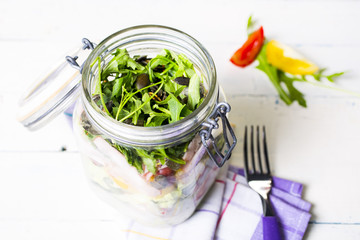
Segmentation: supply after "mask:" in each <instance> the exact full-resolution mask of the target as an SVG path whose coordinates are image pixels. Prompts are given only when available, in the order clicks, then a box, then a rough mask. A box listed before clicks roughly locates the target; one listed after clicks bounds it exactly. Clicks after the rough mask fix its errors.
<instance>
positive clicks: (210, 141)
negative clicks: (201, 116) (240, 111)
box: [199, 102, 237, 167]
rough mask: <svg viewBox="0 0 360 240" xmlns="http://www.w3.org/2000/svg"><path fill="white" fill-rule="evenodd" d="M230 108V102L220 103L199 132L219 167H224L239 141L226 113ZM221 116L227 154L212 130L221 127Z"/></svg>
mask: <svg viewBox="0 0 360 240" xmlns="http://www.w3.org/2000/svg"><path fill="white" fill-rule="evenodd" d="M230 110H231V107H230V105H229V104H228V103H225V102H221V103H218V104H217V105H216V107H215V109H214V110H213V112H212V113H211V115H210V116H209V118H208V119H207V121H206V122H204V123H203V124H202V126H203V127H205V128H204V129H202V130H201V131H200V133H199V134H200V136H201V141H202V143H203V145H204V146H205V148H206V151H207V152H208V154H209V156H210V158H211V159H212V160H213V161H214V162H215V164H216V165H217V166H218V167H222V166H223V165H224V164H225V162H226V161H227V160H228V159H229V158H230V156H231V152H232V150H233V149H234V147H235V145H236V142H237V139H236V136H235V133H234V130H233V129H232V127H231V125H230V122H229V120H228V119H227V117H226V114H227V113H228V112H230ZM219 118H221V122H222V127H223V135H224V140H225V145H226V148H227V149H225V151H224V153H225V155H224V154H223V153H222V151H220V150H219V148H218V146H217V144H216V142H215V138H214V136H213V135H212V131H213V130H214V129H218V128H219V124H218V121H219ZM228 131H229V133H230V135H231V137H232V144H231V145H230V141H229V137H228Z"/></svg>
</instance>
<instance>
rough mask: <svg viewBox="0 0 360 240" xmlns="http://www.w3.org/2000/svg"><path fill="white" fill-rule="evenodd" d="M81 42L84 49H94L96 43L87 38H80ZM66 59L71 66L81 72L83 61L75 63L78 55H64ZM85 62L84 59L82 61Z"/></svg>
mask: <svg viewBox="0 0 360 240" xmlns="http://www.w3.org/2000/svg"><path fill="white" fill-rule="evenodd" d="M82 43H83V47H82V49H83V50H85V49H89V50H91V51H92V50H94V48H95V46H96V44H95V43H93V42H91V41H90V40H89V39H87V38H83V39H82ZM65 59H66V61H67V62H68V63H69V64H70V66H71V67H73V68H75V69H77V70H79V72H80V73H82V69H83V66H84V63H83V64H82V65H81V67H80V65H79V64H78V63H77V59H78V56H75V57H71V56H66V57H65ZM84 62H85V61H84Z"/></svg>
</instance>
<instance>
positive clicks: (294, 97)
mask: <svg viewBox="0 0 360 240" xmlns="http://www.w3.org/2000/svg"><path fill="white" fill-rule="evenodd" d="M278 76H279V82H280V83H281V82H283V83H285V85H286V87H287V89H288V96H289V98H290V99H291V101H292V102H293V101H297V102H298V103H299V105H300V106H303V107H306V100H305V98H304V94H302V93H301V92H300V91H299V90H297V89H296V88H295V87H294V82H295V81H300V80H299V79H298V78H296V77H288V76H287V75H286V74H285V73H284V72H283V71H280V70H278Z"/></svg>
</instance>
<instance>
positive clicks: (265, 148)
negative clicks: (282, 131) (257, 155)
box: [263, 126, 271, 174]
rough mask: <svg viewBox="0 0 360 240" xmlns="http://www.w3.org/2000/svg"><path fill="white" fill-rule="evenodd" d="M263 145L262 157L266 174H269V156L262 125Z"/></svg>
mask: <svg viewBox="0 0 360 240" xmlns="http://www.w3.org/2000/svg"><path fill="white" fill-rule="evenodd" d="M263 147H264V158H265V164H266V172H267V174H270V172H271V171H270V164H269V156H268V149H267V144H266V132H265V126H263Z"/></svg>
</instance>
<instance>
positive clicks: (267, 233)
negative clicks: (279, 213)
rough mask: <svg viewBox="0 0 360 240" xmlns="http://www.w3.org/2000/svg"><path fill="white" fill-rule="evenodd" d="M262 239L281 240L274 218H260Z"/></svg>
mask: <svg viewBox="0 0 360 240" xmlns="http://www.w3.org/2000/svg"><path fill="white" fill-rule="evenodd" d="M262 224H263V239H264V240H281V239H282V237H281V234H280V228H279V224H278V221H277V219H276V217H275V216H269V217H265V216H263V217H262Z"/></svg>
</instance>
